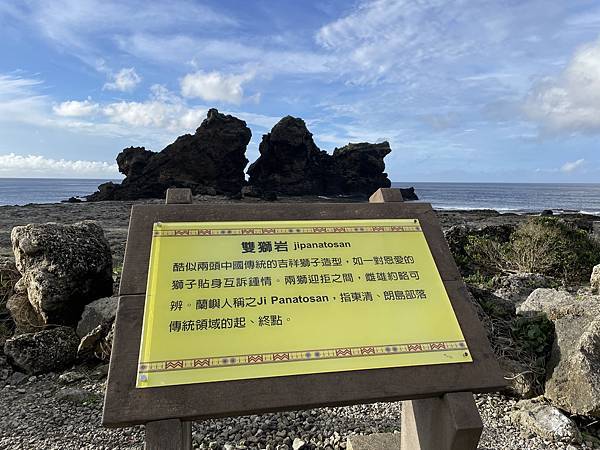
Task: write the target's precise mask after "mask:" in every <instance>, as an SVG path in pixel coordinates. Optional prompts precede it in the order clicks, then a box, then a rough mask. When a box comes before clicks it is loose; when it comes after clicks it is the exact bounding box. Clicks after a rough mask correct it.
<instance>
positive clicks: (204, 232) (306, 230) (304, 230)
mask: <svg viewBox="0 0 600 450" xmlns="http://www.w3.org/2000/svg"><path fill="white" fill-rule="evenodd" d="M160 226H161V224H160V223H156V224H155V228H154V231H153V235H154V237H187V236H210V237H213V236H252V235H258V236H264V235H278V234H327V233H406V232H421V231H422V229H421V226H420V225H419V223H418V222H415V224H414V225H385V226H355V227H344V226H341V227H282V228H273V227H269V228H248V227H245V228H227V229H220V228H219V229H217V228H214V229H213V228H185V229H181V230H161V229H160Z"/></svg>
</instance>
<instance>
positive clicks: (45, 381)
mask: <svg viewBox="0 0 600 450" xmlns="http://www.w3.org/2000/svg"><path fill="white" fill-rule="evenodd" d="M294 200H295V201H306V199H287V200H286V201H294ZM245 201H248V202H257V200H254V199H248V200H245ZM313 201H316V199H313ZM318 201H322V200H318ZM149 202H152V203H154V202H159V203H160V202H161V201H159V200H151V201H149ZM195 202H211V203H212V202H217V203H221V202H226V203H234V201H231V200H227V199H225V198H215V197H208V198H203V197H197V198H195ZM132 203H133V202H99V203H91V204H86V203H82V204H49V205H26V206H0V256H8V257H12V249H11V245H10V230H11V229H12V227H13V226H16V225H24V224H27V223H42V222H49V221H55V222H64V223H71V222H77V221H80V220H96V221H98V223H99V224H100V225H101V226H102V227H103V228H104V231H105V233H106V236H107V238H108V240H109V242H110V244H111V248H112V251H113V260H114V263H115V266H118V265H120V264H121V261H122V258H123V252H124V247H125V241H126V238H127V227H128V222H129V212H130V208H131V205H132ZM438 217H439V218H440V221H441V222H442V226H443V227H444V228H447V227H449V226H451V225H454V224H459V223H460V224H462V223H468V224H476V225H480V226H481V225H484V224H486V225H487V224H498V223H514V222H518V221H520V220H523V218H524V217H523V216H511V215H502V216H498V215H497V214H495V213H491V212H484V211H469V212H465V211H463V212H456V211H453V212H438ZM78 370H79V371H80V372H81V369H78ZM104 383H105V378H104V377H102V376H101V375H99V374H97V373H96V374H94V372H93V371H88V372H86V376H85V377H83V378H82V379H80V380H78V381H75V382H73V383H70V384H67V385H65V383H64V382H61V381H60V380H59V375H57V374H46V375H42V376H38V377H31V378H29V379H28V380H27V379H26V380H25V382H23V383H21V384H19V385H17V386H10V385H9V386H5V387H3V388H0V449H27V450H29V449H141V448H142V447H143V427H132V428H124V429H104V428H102V427H101V426H100V420H101V414H102V397H103V394H104ZM514 402H515V401H514V400H513V399H510V398H507V397H503V396H499V395H481V396H478V397H477V404H478V407H479V410H480V413H481V415H482V418H483V421H484V424H485V429H484V433H483V436H482V439H481V444H480V449H481V450H492V449H494V450H496V449H498V450H512V449H515V450H517V449H518V450H534V449H535V450H537V449H540V450H542V449H543V450H554V449H567V448H568V447H567V445H566V444H556V443H552V442H549V441H545V440H543V439H540V438H538V437H536V436H533V435H531V434H530V433H528V432H526V431H524V430H522V429H521V428H519V427H516V426H514V425H512V424H511V423H510V421H509V420H508V415H509V412H510V410H511V408H512V406H513V405H514ZM400 410H401V407H400V403H386V404H383V403H376V404H372V405H359V406H352V407H344V408H320V409H313V410H308V411H299V412H288V413H278V414H265V415H260V416H246V417H239V418H231V419H219V420H209V421H204V422H198V423H195V424H194V428H193V439H194V446H195V447H197V448H204V449H208V448H214V449H221V448H225V449H234V448H249V449H272V450H276V449H278V448H279V449H291V448H292V444H293V442H294V439H296V438H298V439H302V440H304V441H305V442H306V443H307V445H306V446H305V447H304V448H329V449H339V448H345V445H346V438H347V437H348V436H349V435H351V434H353V433H355V434H370V433H376V432H394V431H399V427H400ZM580 448H583V449H586V448H592V447H591V446H588V445H585V444H584V445H582V446H571V447H569V450H574V449H580Z"/></svg>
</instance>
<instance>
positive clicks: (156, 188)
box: [88, 109, 252, 201]
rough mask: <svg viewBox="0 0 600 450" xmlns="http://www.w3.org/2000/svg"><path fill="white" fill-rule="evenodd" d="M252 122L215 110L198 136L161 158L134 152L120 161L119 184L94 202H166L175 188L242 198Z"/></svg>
mask: <svg viewBox="0 0 600 450" xmlns="http://www.w3.org/2000/svg"><path fill="white" fill-rule="evenodd" d="M251 135H252V134H251V132H250V129H249V128H248V127H247V126H246V122H244V121H242V120H240V119H237V118H236V117H233V116H229V115H225V114H221V113H219V111H217V110H216V109H210V110H209V111H208V114H207V118H206V119H205V120H204V121H203V122H202V124H201V125H200V127H199V128H198V129H197V130H196V133H195V134H193V135H191V134H186V135H183V136H180V137H178V138H177V140H176V141H175V142H173V143H172V144H170V145H168V146H167V147H165V148H164V149H163V150H162V151H161V152H159V153H155V152H151V151H148V150H146V149H145V148H144V147H129V148H126V149H125V150H123V151H122V152H121V153H120V154H119V155H118V156H117V164H118V165H119V171H120V172H121V173H123V174H124V175H125V177H126V178H125V179H124V180H123V182H122V183H121V184H120V185H119V184H114V183H104V184H102V185H100V186H99V187H98V192H96V193H94V194H92V195H90V196H89V197H88V200H91V201H97V200H133V199H137V198H160V197H164V195H165V191H166V190H167V189H168V188H170V187H187V188H190V189H191V190H192V193H194V194H236V193H238V192H240V191H241V189H242V187H243V185H244V182H245V181H244V180H245V177H244V168H245V167H246V164H247V163H248V160H247V159H246V156H245V152H246V146H247V145H248V142H249V141H250V137H251Z"/></svg>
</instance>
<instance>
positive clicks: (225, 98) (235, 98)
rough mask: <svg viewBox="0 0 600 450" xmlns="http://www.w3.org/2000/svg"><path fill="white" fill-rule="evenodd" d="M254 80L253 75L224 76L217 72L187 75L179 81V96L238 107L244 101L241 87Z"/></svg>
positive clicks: (200, 72)
mask: <svg viewBox="0 0 600 450" xmlns="http://www.w3.org/2000/svg"><path fill="white" fill-rule="evenodd" d="M252 78H254V74H252V73H246V74H241V75H226V74H222V73H219V72H203V71H198V72H196V73H190V74H187V75H186V76H185V77H183V79H182V80H181V95H183V96H184V97H197V98H201V99H203V100H206V101H208V102H215V101H222V102H227V103H234V104H236V105H239V104H240V103H241V102H242V100H243V99H244V89H243V87H242V85H243V84H244V83H246V82H247V81H250V80H251V79H252Z"/></svg>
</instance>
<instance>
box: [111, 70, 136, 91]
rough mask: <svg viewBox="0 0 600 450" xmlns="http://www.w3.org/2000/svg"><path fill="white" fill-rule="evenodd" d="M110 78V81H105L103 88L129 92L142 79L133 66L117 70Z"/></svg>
mask: <svg viewBox="0 0 600 450" xmlns="http://www.w3.org/2000/svg"><path fill="white" fill-rule="evenodd" d="M111 79H112V81H110V82H108V83H106V84H105V85H104V88H103V89H108V90H111V91H121V92H130V91H133V89H135V87H136V86H137V85H138V84H140V82H141V81H142V78H141V77H140V76H139V75H138V74H137V73H136V71H135V68H133V67H129V68H124V69H121V70H119V71H118V72H117V73H116V74H114V75H111Z"/></svg>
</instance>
